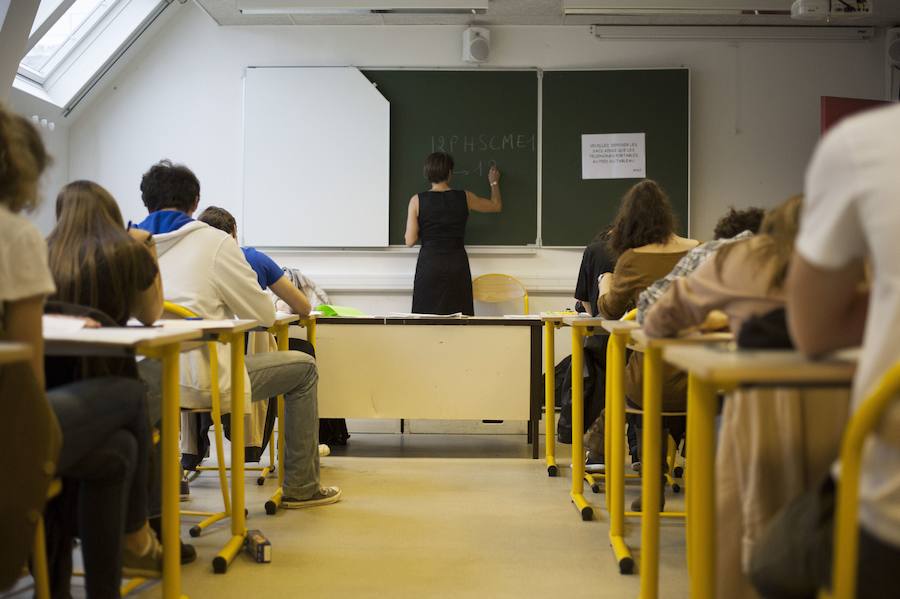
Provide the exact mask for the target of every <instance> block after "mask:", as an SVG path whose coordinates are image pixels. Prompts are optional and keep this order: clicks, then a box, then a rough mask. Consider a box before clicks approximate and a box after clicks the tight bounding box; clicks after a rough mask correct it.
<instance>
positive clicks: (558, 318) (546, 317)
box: [541, 312, 578, 323]
mask: <svg viewBox="0 0 900 599" xmlns="http://www.w3.org/2000/svg"><path fill="white" fill-rule="evenodd" d="M577 315H578V313H577V312H541V322H556V323H561V322H562V321H563V319H564V318H572V317H575V316H577Z"/></svg>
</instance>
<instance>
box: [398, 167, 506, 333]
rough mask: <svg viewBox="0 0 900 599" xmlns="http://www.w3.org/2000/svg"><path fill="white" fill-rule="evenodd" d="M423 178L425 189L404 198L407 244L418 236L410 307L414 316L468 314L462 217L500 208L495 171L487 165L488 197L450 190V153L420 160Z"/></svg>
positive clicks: (471, 308) (469, 282)
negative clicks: (429, 186) (429, 185)
mask: <svg viewBox="0 0 900 599" xmlns="http://www.w3.org/2000/svg"><path fill="white" fill-rule="evenodd" d="M424 170H425V178H426V179H428V182H429V183H430V184H431V189H430V190H429V191H423V192H420V193H418V194H416V195H414V196H413V197H412V198H410V200H409V210H408V213H407V217H406V234H405V235H404V239H405V241H406V245H407V246H410V247H411V246H413V245H415V243H416V242H417V241H418V240H419V237H421V238H422V248H421V249H420V250H419V259H418V261H417V262H416V277H415V281H414V282H413V301H412V311H413V312H416V313H419V314H455V313H457V312H462V313H463V314H468V315H469V316H473V315H474V314H475V302H474V299H473V296H472V272H471V271H470V270H469V257H468V255H467V254H466V248H465V244H464V241H465V235H466V221H467V220H468V219H469V212H470V211H475V212H500V211H501V210H502V209H503V199H502V197H501V196H500V171H499V170H497V167H496V166H491V168H490V170H489V171H488V182H489V183H490V185H491V197H490V199H487V198H482V197H479V196H478V195H476V194H474V193H472V192H471V191H462V190H459V189H451V188H450V177H451V176H452V175H453V157H452V156H450V155H449V154H445V153H444V152H434V153H432V154H429V155H428V157H427V158H426V159H425V169H424Z"/></svg>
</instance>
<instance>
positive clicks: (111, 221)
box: [47, 181, 163, 326]
mask: <svg viewBox="0 0 900 599" xmlns="http://www.w3.org/2000/svg"><path fill="white" fill-rule="evenodd" d="M56 219H57V220H56V227H55V228H54V229H53V232H52V233H50V236H49V237H48V238H47V245H48V247H49V253H50V255H49V259H50V269H51V270H52V271H53V278H54V280H55V281H56V288H57V291H56V294H55V295H54V296H53V298H54V299H59V300H62V301H66V302H70V303H73V304H79V305H82V306H90V307H92V308H95V309H97V310H100V311H102V312H104V313H106V314H107V315H109V316H110V317H111V318H112V319H113V320H114V321H116V323H118V324H119V325H120V326H124V325H125V323H126V322H127V320H128V319H129V318H130V317H132V316H133V317H135V318H137V319H138V320H139V321H141V322H142V323H144V324H147V325H149V324H152V323H153V322H154V321H156V320H157V319H158V318H159V317H160V316H161V315H162V309H163V295H162V283H161V280H160V277H159V267H158V266H157V264H156V249H155V247H154V245H153V237H151V236H150V234H149V233H147V232H146V231H141V230H140V229H131V230H129V231H127V232H126V230H125V224H124V221H123V220H122V213H121V212H120V211H119V206H118V204H116V201H115V199H113V197H112V195H110V193H109V192H108V191H106V189H104V188H103V187H101V186H100V185H98V184H96V183H94V182H92V181H75V182H73V183H69V184H68V185H66V186H65V187H63V188H62V190H61V191H60V192H59V195H58V196H57V198H56Z"/></svg>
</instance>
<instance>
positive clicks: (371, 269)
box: [69, 4, 885, 349]
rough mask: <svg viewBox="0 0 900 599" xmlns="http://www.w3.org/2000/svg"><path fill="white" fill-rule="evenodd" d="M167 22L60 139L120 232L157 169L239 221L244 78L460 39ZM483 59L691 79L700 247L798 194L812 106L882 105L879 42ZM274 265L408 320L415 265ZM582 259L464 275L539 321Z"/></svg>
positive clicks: (363, 61)
mask: <svg viewBox="0 0 900 599" xmlns="http://www.w3.org/2000/svg"><path fill="white" fill-rule="evenodd" d="M173 6H175V5H173ZM177 10H179V11H180V13H179V14H177V15H175V17H174V18H173V19H171V20H170V21H169V24H168V26H167V27H166V28H165V29H164V30H162V31H160V32H159V33H158V35H157V36H156V37H155V38H154V39H153V40H152V41H151V42H150V43H148V44H147V45H146V47H145V49H144V51H143V52H142V53H141V55H140V56H137V57H136V58H134V59H133V60H132V61H131V62H130V63H129V64H128V65H127V67H125V68H124V69H122V71H121V72H120V73H119V74H118V76H117V77H116V79H115V80H114V81H113V84H112V85H110V86H107V87H106V89H105V90H104V91H103V92H102V93H100V94H98V96H97V97H96V98H94V100H93V101H92V102H91V103H90V104H89V105H88V106H86V107H80V108H79V109H78V111H77V112H76V114H75V115H74V117H75V122H74V123H73V125H72V127H71V139H70V154H69V175H70V176H71V177H72V178H91V179H96V180H97V181H99V182H100V183H102V184H103V185H105V186H107V187H108V188H109V189H110V190H111V191H112V192H113V194H114V195H115V196H116V197H117V198H118V199H119V201H120V202H121V203H122V205H123V212H124V213H125V215H126V218H132V219H138V218H140V217H142V216H143V213H144V212H143V207H142V205H141V203H140V194H139V190H138V185H139V182H140V176H141V173H142V172H143V171H144V170H145V169H146V168H147V167H148V166H149V165H150V164H152V163H153V162H154V161H156V160H158V159H160V158H163V157H169V158H172V159H173V160H176V161H183V162H185V163H187V164H188V165H190V166H191V167H192V168H193V169H194V170H195V171H196V172H197V174H198V176H199V177H200V180H201V183H202V192H201V205H205V204H210V203H215V204H218V205H221V206H224V207H226V208H228V209H230V210H232V211H234V212H235V213H238V214H239V213H240V207H241V191H240V190H241V164H242V160H241V114H242V110H241V87H242V85H241V76H242V72H243V69H244V67H245V66H247V65H356V66H388V67H390V66H424V67H433V66H447V67H457V66H462V63H461V62H460V59H459V55H460V44H461V37H462V36H461V31H462V30H461V28H457V27H377V26H375V27H302V28H301V27H218V26H217V25H216V24H215V23H214V22H213V21H212V20H211V19H210V18H209V17H208V16H207V15H206V14H205V13H203V12H202V11H201V10H200V9H199V8H197V7H195V6H194V5H193V4H188V5H186V6H184V7H180V8H177ZM492 45H493V50H492V56H491V62H490V66H492V67H544V68H553V67H627V68H636V67H660V66H680V65H685V66H688V67H690V69H691V78H692V84H691V93H692V130H691V136H692V157H691V190H692V201H693V204H692V216H691V229H692V233H693V234H694V235H695V236H699V237H700V238H708V236H709V235H710V234H711V231H712V228H713V225H714V223H715V221H716V219H717V218H718V216H719V215H720V214H721V213H722V212H723V211H724V210H725V209H727V208H728V207H729V206H732V205H733V206H736V207H745V206H749V205H760V206H764V207H768V206H772V205H774V204H775V203H777V202H778V201H780V200H781V199H783V198H785V197H787V196H789V195H791V194H793V193H796V192H798V191H800V190H801V186H802V176H803V170H804V167H805V164H806V162H807V160H808V158H809V155H810V152H811V150H812V147H813V145H814V143H815V141H816V139H817V137H818V111H819V108H818V107H819V96H821V95H837V96H856V97H872V98H879V97H881V95H882V93H883V90H884V72H885V71H884V64H883V58H882V55H883V52H882V41H881V40H880V39H877V40H876V41H873V42H868V43H834V42H831V43H826V42H802V43H800V42H774V41H765V42H744V43H741V44H740V45H737V44H732V43H729V42H724V41H678V42H672V41H599V40H597V39H596V38H594V37H592V36H591V35H590V34H589V32H588V28H587V27H549V26H548V27H496V28H494V29H493V31H492ZM413 191H415V190H410V192H413ZM507 201H508V202H514V201H515V198H508V199H507ZM598 224H599V223H598ZM273 255H275V257H276V259H277V260H279V261H280V262H281V263H283V264H285V265H292V266H297V267H300V268H302V269H304V270H305V271H306V272H308V273H309V274H311V275H312V276H314V277H315V278H317V279H319V280H321V281H322V282H323V283H324V284H325V287H326V289H330V290H332V291H333V290H339V292H337V293H334V294H333V295H334V298H333V299H335V300H337V301H338V302H343V303H348V304H352V305H355V306H358V307H360V308H363V309H365V310H368V311H370V312H373V313H375V312H384V311H387V310H408V309H409V296H410V291H409V290H410V288H411V281H412V273H413V270H414V266H415V254H414V253H404V252H387V253H384V252H380V253H379V252H363V253H352V254H351V253H341V252H326V253H297V252H291V253H277V254H273ZM579 260H580V252H579V251H568V250H539V251H536V252H532V253H527V254H514V255H504V254H486V255H473V256H472V259H471V262H472V270H473V274H478V273H483V272H492V271H493V272H508V273H510V274H514V275H519V276H521V277H522V278H523V279H524V280H525V281H526V283H527V284H528V285H529V287H531V288H533V289H535V290H536V291H538V294H539V295H540V297H537V298H535V300H534V301H533V306H534V309H535V310H541V309H550V308H554V309H557V308H561V307H563V306H566V305H571V301H569V300H567V298H569V297H570V294H571V289H572V288H574V282H575V276H576V273H577V269H578V264H579ZM367 287H375V288H377V289H370V290H368V291H364V290H363V289H364V288H367ZM541 289H543V290H544V291H543V293H541V291H540V290H541ZM565 342H566V340H561V342H560V349H562V348H563V347H564V345H565Z"/></svg>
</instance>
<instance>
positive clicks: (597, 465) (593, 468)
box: [584, 453, 606, 474]
mask: <svg viewBox="0 0 900 599" xmlns="http://www.w3.org/2000/svg"><path fill="white" fill-rule="evenodd" d="M584 471H585V472H587V473H588V474H602V473H604V472H606V464H605V463H604V461H603V456H602V455H598V456H596V457H594V455H593V454H590V453H589V454H588V457H587V460H585V462H584Z"/></svg>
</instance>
